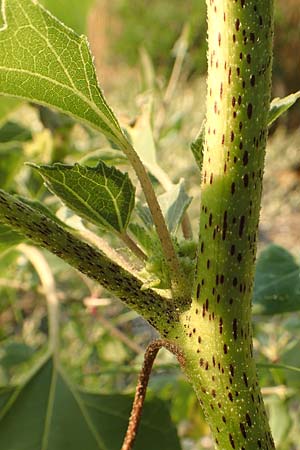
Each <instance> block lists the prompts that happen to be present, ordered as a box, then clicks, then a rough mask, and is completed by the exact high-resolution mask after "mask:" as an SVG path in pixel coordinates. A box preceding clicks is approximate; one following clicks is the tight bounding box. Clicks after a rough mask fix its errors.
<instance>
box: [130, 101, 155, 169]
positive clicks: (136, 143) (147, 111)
mask: <svg viewBox="0 0 300 450" xmlns="http://www.w3.org/2000/svg"><path fill="white" fill-rule="evenodd" d="M151 106H152V105H151V101H148V102H147V103H146V104H145V105H144V106H143V108H142V112H141V115H140V116H139V117H138V118H137V120H136V122H135V124H134V126H132V127H128V128H127V129H126V131H127V132H128V134H129V136H130V140H131V142H132V144H133V147H134V149H135V150H136V152H137V154H138V155H139V157H140V158H141V160H142V161H143V163H144V164H145V165H146V166H147V167H149V170H151V166H154V167H156V165H157V160H156V146H155V142H154V137H153V132H152V127H151V120H150V116H151Z"/></svg>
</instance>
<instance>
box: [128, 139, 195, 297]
mask: <svg viewBox="0 0 300 450" xmlns="http://www.w3.org/2000/svg"><path fill="white" fill-rule="evenodd" d="M122 150H123V151H124V153H125V154H126V156H127V157H128V159H129V161H130V163H131V165H132V167H133V168H134V170H135V172H136V174H137V177H138V179H139V181H140V184H141V186H142V189H143V192H144V195H145V198H146V200H147V204H148V206H149V209H150V212H151V215H152V219H153V223H154V225H155V228H156V231H157V234H158V236H159V239H160V243H161V246H162V250H163V255H164V258H165V260H166V264H167V267H168V268H169V276H170V281H171V287H172V291H173V295H174V298H177V299H183V298H185V296H186V295H187V292H188V287H187V286H186V282H185V279H184V275H183V272H182V269H181V267H180V264H179V260H178V257H177V254H176V252H175V248H174V245H173V242H172V240H171V236H170V233H169V231H168V228H167V225H166V222H165V219H164V216H163V213H162V211H161V208H160V205H159V203H158V200H157V197H156V195H155V192H154V189H153V186H152V183H151V181H150V178H149V176H148V173H147V171H146V169H145V167H144V165H143V163H142V161H141V159H140V158H139V156H138V154H137V153H136V151H135V150H134V148H133V147H131V146H129V144H128V143H127V144H124V146H123V147H122Z"/></svg>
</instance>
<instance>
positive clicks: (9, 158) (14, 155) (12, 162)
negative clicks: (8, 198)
mask: <svg viewBox="0 0 300 450" xmlns="http://www.w3.org/2000/svg"><path fill="white" fill-rule="evenodd" d="M23 162H24V155H23V148H22V145H20V144H19V143H17V142H16V143H15V142H9V143H8V144H0V187H1V188H4V189H7V188H8V187H9V185H10V184H11V182H12V181H13V180H14V178H15V175H16V173H17V172H18V170H19V169H20V167H21V165H22V164H23Z"/></svg>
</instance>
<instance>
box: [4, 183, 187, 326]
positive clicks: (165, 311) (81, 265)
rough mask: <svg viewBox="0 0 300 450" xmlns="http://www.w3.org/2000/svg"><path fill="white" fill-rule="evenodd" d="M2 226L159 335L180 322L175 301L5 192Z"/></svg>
mask: <svg viewBox="0 0 300 450" xmlns="http://www.w3.org/2000/svg"><path fill="white" fill-rule="evenodd" d="M0 222H2V223H4V224H6V225H8V226H10V227H11V228H13V229H14V230H16V231H18V232H19V233H21V234H23V235H24V236H26V237H27V238H29V239H30V240H31V241H32V242H33V243H34V244H36V245H39V246H41V247H44V248H45V249H47V250H49V251H50V252H52V253H54V254H55V255H57V256H59V257H60V258H62V259H63V260H64V261H66V262H67V263H69V264H70V265H71V266H73V267H74V268H75V269H77V270H79V271H80V272H82V273H84V274H85V275H87V276H88V277H89V278H91V279H93V280H96V281H98V282H99V283H100V284H102V286H103V287H105V288H106V289H107V290H108V291H110V292H111V293H112V294H114V295H115V296H116V297H118V298H120V300H122V301H123V302H124V303H125V304H126V305H127V306H129V307H131V308H132V309H134V310H135V311H137V312H138V313H140V314H141V315H142V316H143V317H144V318H145V319H146V320H148V321H149V323H151V325H153V326H154V327H155V328H157V329H158V330H159V331H162V330H165V324H166V321H167V319H168V320H170V321H171V322H173V321H174V322H175V321H177V320H178V314H179V308H178V305H175V304H174V302H173V301H172V302H171V301H170V300H169V299H167V298H165V297H162V296H160V295H159V294H157V293H156V292H155V291H153V290H151V289H146V290H141V287H142V281H141V280H139V279H138V278H136V277H135V276H133V275H132V274H131V273H129V272H128V271H127V270H125V269H124V268H122V267H120V266H119V265H117V264H116V263H114V262H113V261H111V260H110V259H109V258H108V257H107V256H106V255H104V254H103V253H102V252H100V251H99V250H96V249H95V248H94V247H92V246H91V245H89V244H87V243H86V242H83V241H81V240H80V239H78V238H77V237H75V236H74V235H73V234H72V233H70V232H69V231H67V230H65V229H64V228H63V227H61V226H60V225H58V224H57V223H55V222H54V221H52V220H51V219H49V218H48V217H45V216H44V215H42V214H41V213H40V212H38V211H36V210H34V209H33V208H31V207H30V206H28V205H26V204H24V203H23V202H21V201H19V200H17V199H16V198H14V197H13V196H12V195H10V194H8V193H6V192H4V191H2V190H0ZM168 323H169V322H168ZM164 334H166V330H165V332H164Z"/></svg>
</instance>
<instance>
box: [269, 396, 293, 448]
mask: <svg viewBox="0 0 300 450" xmlns="http://www.w3.org/2000/svg"><path fill="white" fill-rule="evenodd" d="M267 405H268V411H269V417H270V427H271V430H272V436H273V438H274V441H275V444H276V446H280V444H282V443H283V442H284V440H286V437H287V434H288V432H289V431H290V429H291V427H292V419H291V416H290V414H289V409H288V404H287V402H286V401H285V400H282V399H281V398H279V397H278V396H276V395H274V396H272V397H271V398H270V399H268V401H267Z"/></svg>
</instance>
